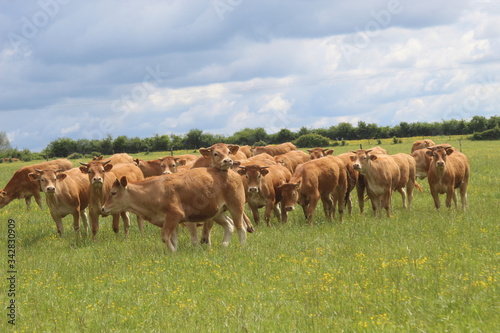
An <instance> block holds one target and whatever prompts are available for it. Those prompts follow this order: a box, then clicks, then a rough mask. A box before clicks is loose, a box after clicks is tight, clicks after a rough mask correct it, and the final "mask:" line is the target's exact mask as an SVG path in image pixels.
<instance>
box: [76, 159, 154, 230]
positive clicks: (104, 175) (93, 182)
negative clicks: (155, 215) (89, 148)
mask: <svg viewBox="0 0 500 333" xmlns="http://www.w3.org/2000/svg"><path fill="white" fill-rule="evenodd" d="M80 164H82V166H80V171H81V172H82V173H84V174H87V175H88V178H89V182H90V184H89V188H90V189H89V191H90V194H89V215H90V222H91V226H92V238H93V239H95V238H96V237H97V233H98V231H99V216H100V215H102V214H101V206H102V204H103V202H104V201H105V200H106V197H107V196H108V195H109V191H110V190H111V187H112V186H113V182H114V181H115V180H116V179H117V178H118V177H122V176H127V177H129V179H130V180H134V181H135V180H141V179H144V175H143V174H142V171H141V170H140V169H139V167H138V166H136V165H135V164H133V163H121V164H117V165H116V166H114V165H113V164H112V163H111V162H110V161H105V162H101V161H100V160H95V161H94V160H93V161H90V162H89V163H82V162H80ZM111 169H113V171H111ZM149 200H151V198H149ZM120 215H121V217H122V220H123V226H124V230H125V234H126V235H128V231H129V227H130V219H129V217H128V214H127V212H125V211H121V212H117V213H115V214H113V231H114V232H115V233H118V231H119V225H120ZM103 216H104V215H103ZM137 224H138V225H139V229H140V231H141V232H142V230H143V222H142V218H140V217H139V216H138V217H137Z"/></svg>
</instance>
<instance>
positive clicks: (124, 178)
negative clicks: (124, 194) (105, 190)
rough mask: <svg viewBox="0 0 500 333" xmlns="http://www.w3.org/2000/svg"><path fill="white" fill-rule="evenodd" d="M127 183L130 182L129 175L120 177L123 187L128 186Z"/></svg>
mask: <svg viewBox="0 0 500 333" xmlns="http://www.w3.org/2000/svg"><path fill="white" fill-rule="evenodd" d="M127 184H128V180H127V176H123V177H122V178H120V185H121V186H122V187H127Z"/></svg>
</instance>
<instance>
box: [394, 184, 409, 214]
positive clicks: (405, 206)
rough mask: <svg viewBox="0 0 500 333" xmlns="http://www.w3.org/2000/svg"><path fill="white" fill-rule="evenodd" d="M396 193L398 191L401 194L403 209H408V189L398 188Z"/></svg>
mask: <svg viewBox="0 0 500 333" xmlns="http://www.w3.org/2000/svg"><path fill="white" fill-rule="evenodd" d="M396 191H398V192H399V193H401V200H402V202H403V208H405V209H406V208H407V205H406V189H405V188H404V187H401V188H398V189H397V190H396Z"/></svg>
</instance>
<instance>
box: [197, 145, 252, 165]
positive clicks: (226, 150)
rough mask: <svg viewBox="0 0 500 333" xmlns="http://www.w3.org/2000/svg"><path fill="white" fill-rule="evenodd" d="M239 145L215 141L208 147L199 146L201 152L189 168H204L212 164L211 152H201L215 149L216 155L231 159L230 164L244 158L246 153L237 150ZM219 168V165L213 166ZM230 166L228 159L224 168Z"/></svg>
mask: <svg viewBox="0 0 500 333" xmlns="http://www.w3.org/2000/svg"><path fill="white" fill-rule="evenodd" d="M239 149H240V146H238V145H228V144H225V143H216V144H213V145H212V146H210V147H209V148H200V149H199V151H200V153H201V154H202V156H201V157H199V158H198V159H197V160H196V161H194V163H193V164H191V169H194V168H206V167H210V166H212V162H213V161H212V159H211V158H210V155H211V153H206V154H204V153H202V151H203V152H209V151H214V152H215V151H216V155H219V156H224V157H227V159H228V160H231V164H232V162H233V161H236V160H240V159H246V155H245V154H243V153H241V152H239ZM215 167H216V168H219V167H220V165H219V166H215ZM230 167H231V166H230V165H229V161H226V163H225V166H224V170H227V169H229V168H230Z"/></svg>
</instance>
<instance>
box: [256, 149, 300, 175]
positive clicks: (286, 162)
mask: <svg viewBox="0 0 500 333" xmlns="http://www.w3.org/2000/svg"><path fill="white" fill-rule="evenodd" d="M257 156H259V155H257ZM274 160H275V161H276V162H277V163H280V164H281V165H283V166H284V167H286V168H287V169H288V170H290V172H291V173H293V172H294V171H295V169H296V168H297V166H298V165H299V164H302V163H304V162H307V161H309V160H310V158H309V155H308V154H306V153H305V152H303V151H302V150H292V151H290V152H288V153H285V154H281V155H276V156H274Z"/></svg>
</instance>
